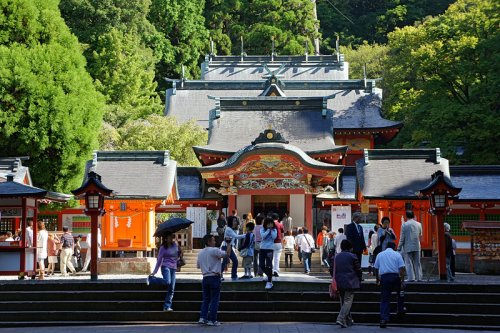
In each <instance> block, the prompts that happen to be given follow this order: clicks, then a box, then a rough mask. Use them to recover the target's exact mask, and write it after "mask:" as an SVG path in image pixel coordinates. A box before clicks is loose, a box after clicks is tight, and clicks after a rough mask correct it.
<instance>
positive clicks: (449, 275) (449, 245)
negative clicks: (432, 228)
mask: <svg viewBox="0 0 500 333" xmlns="http://www.w3.org/2000/svg"><path fill="white" fill-rule="evenodd" d="M450 230H451V227H450V225H449V224H448V223H445V224H444V242H445V251H446V280H447V281H448V282H453V281H455V278H454V277H453V272H452V270H451V258H452V256H453V239H452V238H451V234H450Z"/></svg>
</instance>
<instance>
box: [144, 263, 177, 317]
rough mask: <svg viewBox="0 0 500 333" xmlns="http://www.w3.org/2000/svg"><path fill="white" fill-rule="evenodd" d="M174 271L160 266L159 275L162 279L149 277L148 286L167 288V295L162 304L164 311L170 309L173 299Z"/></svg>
mask: <svg viewBox="0 0 500 333" xmlns="http://www.w3.org/2000/svg"><path fill="white" fill-rule="evenodd" d="M175 271H176V270H175V269H172V268H168V267H164V266H161V275H162V276H163V279H160V278H158V277H156V276H150V277H149V284H152V285H154V284H156V285H160V286H165V287H167V295H166V296H165V303H164V304H163V308H164V309H168V308H171V307H172V299H173V298H174V290H175Z"/></svg>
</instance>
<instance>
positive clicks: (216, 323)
mask: <svg viewBox="0 0 500 333" xmlns="http://www.w3.org/2000/svg"><path fill="white" fill-rule="evenodd" d="M207 326H220V322H218V321H217V320H216V321H210V320H209V321H207Z"/></svg>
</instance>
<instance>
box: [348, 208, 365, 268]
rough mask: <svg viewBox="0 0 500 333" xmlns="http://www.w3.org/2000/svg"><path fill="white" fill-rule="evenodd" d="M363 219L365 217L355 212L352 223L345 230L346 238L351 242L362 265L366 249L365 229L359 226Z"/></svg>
mask: <svg viewBox="0 0 500 333" xmlns="http://www.w3.org/2000/svg"><path fill="white" fill-rule="evenodd" d="M362 217H363V215H362V214H361V213H360V212H355V213H354V214H352V222H351V223H350V224H348V225H347V227H346V228H345V237H346V239H347V240H348V241H349V242H351V244H352V248H353V253H354V254H355V255H357V256H358V260H359V262H360V264H361V256H362V255H363V251H364V250H365V249H366V242H365V235H364V233H363V227H362V226H361V225H360V224H359V223H360V222H361V219H362Z"/></svg>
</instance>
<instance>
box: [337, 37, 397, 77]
mask: <svg viewBox="0 0 500 333" xmlns="http://www.w3.org/2000/svg"><path fill="white" fill-rule="evenodd" d="M387 50H388V47H387V46H386V45H379V44H368V43H367V42H365V43H363V44H361V45H358V46H356V47H352V46H351V45H348V46H347V47H342V46H341V47H340V52H341V53H343V54H344V56H345V59H346V61H348V62H349V77H350V78H353V79H361V78H363V74H364V73H363V72H364V70H363V67H364V65H365V64H366V75H367V77H368V78H381V77H383V76H384V68H385V60H386V57H387Z"/></svg>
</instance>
